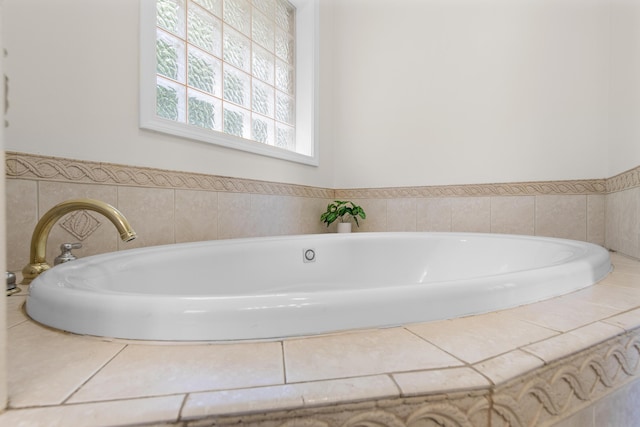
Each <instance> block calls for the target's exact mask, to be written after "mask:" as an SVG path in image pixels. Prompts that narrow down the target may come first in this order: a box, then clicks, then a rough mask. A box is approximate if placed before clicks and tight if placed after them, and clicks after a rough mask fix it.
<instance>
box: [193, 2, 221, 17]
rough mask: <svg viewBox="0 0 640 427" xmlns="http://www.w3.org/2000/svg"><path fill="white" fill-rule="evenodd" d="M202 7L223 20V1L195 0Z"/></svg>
mask: <svg viewBox="0 0 640 427" xmlns="http://www.w3.org/2000/svg"><path fill="white" fill-rule="evenodd" d="M193 1H194V2H196V3H198V4H199V5H200V6H202V7H203V8H205V9H206V10H208V11H209V12H211V13H213V14H214V15H215V16H217V17H218V18H222V0H193Z"/></svg>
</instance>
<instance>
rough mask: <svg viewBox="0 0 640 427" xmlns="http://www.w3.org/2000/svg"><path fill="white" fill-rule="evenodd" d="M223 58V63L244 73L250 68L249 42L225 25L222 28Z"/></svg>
mask: <svg viewBox="0 0 640 427" xmlns="http://www.w3.org/2000/svg"><path fill="white" fill-rule="evenodd" d="M223 49H224V50H223V52H224V54H223V58H224V61H225V62H228V63H229V64H231V65H233V66H235V67H238V68H240V69H241V70H244V71H246V72H249V71H250V67H251V41H250V40H249V39H248V38H246V37H245V36H243V35H242V34H240V33H239V32H237V31H235V30H232V29H231V28H229V27H228V26H227V25H225V26H224V46H223Z"/></svg>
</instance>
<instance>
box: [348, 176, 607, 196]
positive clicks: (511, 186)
mask: <svg viewBox="0 0 640 427" xmlns="http://www.w3.org/2000/svg"><path fill="white" fill-rule="evenodd" d="M605 190H606V186H605V180H604V179H592V180H579V181H541V182H519V183H518V182H516V183H505V184H473V185H441V186H428V187H397V188H368V189H351V190H336V197H337V198H361V199H393V198H411V197H488V196H537V195H547V194H561V195H569V194H603V193H604V192H605Z"/></svg>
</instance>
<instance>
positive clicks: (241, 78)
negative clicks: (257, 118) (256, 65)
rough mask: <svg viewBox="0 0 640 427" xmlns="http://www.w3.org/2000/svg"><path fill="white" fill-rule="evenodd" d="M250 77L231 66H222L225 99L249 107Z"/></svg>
mask: <svg viewBox="0 0 640 427" xmlns="http://www.w3.org/2000/svg"><path fill="white" fill-rule="evenodd" d="M250 94H251V78H250V77H249V75H248V74H245V73H243V72H242V71H240V70H236V69H235V68H232V67H224V82H223V97H224V99H225V101H231V102H233V103H235V104H238V105H242V106H243V107H246V108H249V106H250V105H251V96H250Z"/></svg>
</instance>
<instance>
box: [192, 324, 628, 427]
mask: <svg viewBox="0 0 640 427" xmlns="http://www.w3.org/2000/svg"><path fill="white" fill-rule="evenodd" d="M639 377H640V330H633V331H630V332H627V333H625V334H623V335H620V336H617V337H613V338H611V339H609V340H607V341H605V342H604V343H601V344H599V345H596V346H594V347H591V348H589V349H586V350H584V351H582V352H580V353H577V354H575V355H573V356H569V357H566V358H564V359H561V360H558V361H556V362H553V363H551V364H549V365H546V366H543V367H541V368H539V369H536V370H534V371H532V372H530V373H528V374H525V375H523V376H520V377H517V378H514V379H513V380H511V381H509V382H508V383H506V384H503V385H499V386H493V387H488V388H487V389H484V390H475V391H459V392H455V393H447V394H437V395H425V396H416V397H410V398H409V397H405V398H396V399H385V400H375V401H366V402H361V403H352V404H339V405H334V406H325V407H316V408H308V409H299V410H291V411H274V412H271V413H262V414H253V415H249V414H248V415H244V416H242V415H240V416H233V417H208V418H205V419H199V420H197V421H195V420H194V421H191V422H189V421H187V422H186V423H185V424H184V425H185V426H187V427H191V426H193V427H196V426H203V425H226V424H234V425H238V424H241V425H244V426H252V427H267V426H270V427H273V426H278V427H292V426H307V427H339V426H340V427H347V426H349V427H356V426H376V427H412V426H415V427H418V426H422V425H439V426H446V427H472V426H473V427H481V426H498V425H501V426H502V425H504V426H507V425H508V426H521V427H525V426H526V427H540V426H550V425H553V424H555V423H557V422H559V421H561V420H562V419H564V418H567V417H569V416H571V415H573V414H574V413H576V412H577V411H579V410H580V409H583V408H586V407H587V406H589V405H591V404H593V403H595V402H596V401H598V400H599V399H601V398H603V397H605V396H606V395H608V394H609V393H611V392H612V391H614V390H615V389H618V388H620V387H623V386H624V385H626V384H628V383H629V382H630V381H633V380H636V379H638V378H639ZM181 425H182V424H181Z"/></svg>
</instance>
